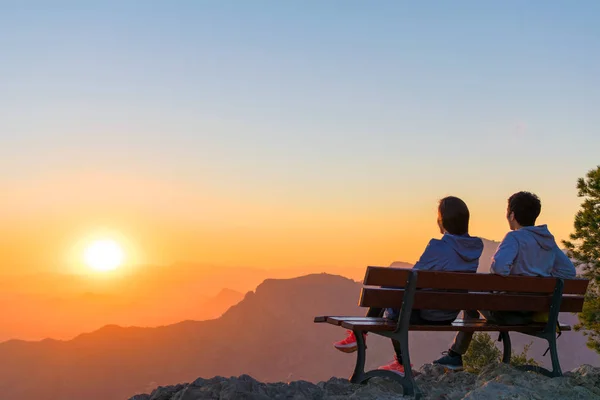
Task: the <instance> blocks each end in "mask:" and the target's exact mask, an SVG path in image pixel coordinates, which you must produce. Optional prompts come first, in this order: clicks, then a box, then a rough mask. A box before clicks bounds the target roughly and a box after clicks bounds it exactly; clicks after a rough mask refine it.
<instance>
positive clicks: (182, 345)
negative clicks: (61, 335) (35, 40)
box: [0, 274, 600, 400]
mask: <svg viewBox="0 0 600 400" xmlns="http://www.w3.org/2000/svg"><path fill="white" fill-rule="evenodd" d="M360 287H361V286H360V284H359V283H357V282H355V281H353V280H350V279H347V278H344V277H340V276H333V275H328V274H315V275H308V276H304V277H299V278H293V279H285V280H278V279H268V280H266V281H264V282H263V283H262V284H260V285H259V286H258V287H257V289H256V290H255V291H254V292H249V293H247V294H246V295H245V297H244V299H243V300H242V301H241V302H239V303H238V304H237V305H235V306H233V307H231V308H230V309H229V310H228V311H227V312H226V313H225V314H223V315H222V316H221V317H220V318H218V319H215V320H209V321H202V322H195V321H186V322H181V323H177V324H173V325H168V326H163V327H158V328H123V327H118V326H114V325H112V326H106V327H104V328H102V329H100V330H97V331H95V332H91V333H86V334H82V335H79V336H78V337H76V338H74V339H72V340H69V341H56V340H44V341H41V342H23V341H9V342H5V343H1V344H0V359H2V361H3V362H2V365H0V388H1V390H2V399H6V400H25V399H36V398H48V399H50V398H52V399H54V398H56V399H59V398H60V399H63V398H65V399H69V398H76V399H80V398H85V399H89V400H100V399H103V400H110V399H123V398H127V397H128V396H132V395H134V394H136V393H143V392H148V391H149V390H151V389H153V388H155V387H156V386H158V385H167V384H170V383H173V382H191V381H193V380H195V379H196V378H197V377H198V376H202V377H212V376H217V375H220V376H226V377H227V376H238V375H242V374H249V375H251V376H253V377H255V378H256V379H259V380H261V381H265V382H276V381H290V380H308V381H313V382H317V381H320V380H327V379H329V378H330V377H331V376H340V377H348V376H349V375H350V374H351V372H352V368H353V363H354V355H347V354H343V353H340V352H338V351H336V350H335V349H333V347H332V346H331V343H332V342H333V341H335V340H338V339H340V338H342V337H343V336H344V334H345V332H344V330H343V329H340V328H338V327H333V326H326V325H320V324H313V322H312V320H313V317H314V316H315V315H323V314H329V315H335V314H337V315H362V314H364V309H360V308H359V307H358V306H357V305H356V304H357V300H358V295H359V292H360ZM566 317H569V318H571V319H572V318H574V317H573V316H566ZM562 319H563V320H564V321H565V322H567V320H566V319H565V318H562ZM451 338H452V334H451V333H450V334H449V333H433V332H414V333H411V356H412V362H413V363H414V364H415V366H419V365H421V364H423V363H426V362H430V361H431V360H432V359H434V358H436V357H437V356H438V354H439V352H441V351H443V350H445V349H447V347H448V344H449V343H450V340H451ZM530 340H531V339H529V338H527V337H525V338H524V337H522V336H520V335H514V344H515V348H516V349H517V350H518V349H519V347H520V346H522V345H523V344H524V343H529V341H530ZM540 342H541V341H536V345H535V346H534V347H533V349H532V350H531V352H530V355H531V356H534V357H536V358H537V359H541V354H542V353H543V351H544V350H545V348H544V346H543V343H540ZM584 342H585V338H584V337H583V336H582V335H581V334H580V333H577V332H569V333H565V334H564V335H563V337H562V338H560V339H559V346H558V347H559V352H560V356H561V361H562V364H563V368H564V369H565V370H568V369H571V368H574V367H575V366H579V365H580V364H583V363H588V364H592V365H599V364H600V359H599V356H598V355H597V354H595V353H593V352H592V351H591V350H588V349H587V348H586V347H585V345H584ZM368 344H369V350H368V355H367V357H368V367H370V368H374V367H377V366H378V365H380V364H382V363H384V362H387V361H389V360H390V359H391V358H392V356H393V353H392V347H391V345H390V343H389V341H388V340H386V339H383V338H380V337H377V336H376V335H369V337H368ZM544 361H546V360H544Z"/></svg>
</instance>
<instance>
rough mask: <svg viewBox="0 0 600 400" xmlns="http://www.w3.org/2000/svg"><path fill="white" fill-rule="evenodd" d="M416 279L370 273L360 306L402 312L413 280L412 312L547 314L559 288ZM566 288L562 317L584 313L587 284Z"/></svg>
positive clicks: (458, 277)
mask: <svg viewBox="0 0 600 400" xmlns="http://www.w3.org/2000/svg"><path fill="white" fill-rule="evenodd" d="M413 274H414V272H413V271H412V270H410V269H404V268H390V267H367V272H366V274H365V279H364V282H363V283H364V285H365V287H364V288H363V290H362V293H361V298H360V303H359V304H360V306H362V307H381V308H386V307H391V308H400V306H401V304H402V301H403V298H404V295H405V288H406V287H407V285H408V282H409V278H410V277H411V275H412V276H416V283H415V284H416V289H417V291H416V293H415V295H414V298H413V304H412V308H413V309H435V310H465V309H468V310H491V311H541V312H544V311H548V310H549V309H550V306H551V304H552V296H553V294H554V292H555V290H556V288H557V284H558V282H560V280H559V279H556V278H537V277H525V276H499V275H493V274H482V273H460V272H432V271H417V272H416V274H414V275H413ZM413 279H414V278H413ZM563 283H564V285H563V287H562V301H561V305H560V312H580V311H581V310H582V308H583V302H584V294H585V292H586V290H587V286H588V283H589V281H588V280H586V279H566V280H563ZM418 289H427V290H418ZM448 290H453V291H454V292H452V291H448ZM492 292H502V293H492Z"/></svg>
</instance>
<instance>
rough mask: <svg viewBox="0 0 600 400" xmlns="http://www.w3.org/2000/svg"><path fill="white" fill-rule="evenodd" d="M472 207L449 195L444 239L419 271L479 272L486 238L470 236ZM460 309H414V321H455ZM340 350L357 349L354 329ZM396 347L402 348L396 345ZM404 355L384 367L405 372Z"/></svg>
mask: <svg viewBox="0 0 600 400" xmlns="http://www.w3.org/2000/svg"><path fill="white" fill-rule="evenodd" d="M469 217H470V214H469V209H468V207H467V205H466V204H465V202H464V201H462V200H461V199H459V198H457V197H452V196H450V197H445V198H443V199H442V200H440V202H439V205H438V218H437V223H438V227H439V228H440V233H441V234H443V236H442V238H441V239H431V241H430V242H429V244H428V245H427V247H426V248H425V251H424V252H423V255H421V258H420V259H419V261H418V262H417V263H416V264H415V265H414V267H413V268H414V269H415V270H421V271H424V270H426V271H452V272H476V271H477V267H478V265H479V257H481V253H482V252H483V241H482V240H481V239H480V238H478V237H472V236H469ZM459 313H460V310H456V311H447V310H413V312H412V314H411V319H410V323H411V324H419V325H422V324H429V325H431V324H433V325H449V324H451V323H452V322H453V321H454V320H455V319H456V317H457V316H458V314H459ZM385 314H386V318H390V319H398V310H394V309H387V310H385ZM382 315H384V310H383V309H381V308H370V309H369V311H368V313H367V317H381V316H382ZM334 346H335V348H336V349H338V350H340V351H343V352H345V353H352V352H354V351H356V350H357V345H356V337H355V336H354V333H353V332H352V331H348V336H347V337H346V338H345V339H343V340H340V341H339V342H336V343H334ZM394 348H395V349H399V346H398V345H397V344H396V345H395V346H394ZM401 357H402V355H401V354H400V352H399V350H396V357H395V359H394V361H393V362H392V363H391V364H389V365H386V366H383V367H380V369H384V370H389V371H393V372H396V373H398V374H401V375H402V374H404V367H403V366H402V358H401Z"/></svg>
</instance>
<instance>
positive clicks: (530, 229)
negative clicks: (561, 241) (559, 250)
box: [517, 225, 556, 250]
mask: <svg viewBox="0 0 600 400" xmlns="http://www.w3.org/2000/svg"><path fill="white" fill-rule="evenodd" d="M517 233H518V235H528V236H531V237H532V238H533V239H534V240H535V241H536V242H537V244H539V245H540V247H541V248H542V249H544V250H550V249H552V248H553V247H554V246H556V241H555V240H554V236H552V234H551V233H550V231H549V230H548V226H547V225H539V226H524V227H523V228H521V229H519V230H518V231H517Z"/></svg>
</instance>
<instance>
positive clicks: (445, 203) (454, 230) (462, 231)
mask: <svg viewBox="0 0 600 400" xmlns="http://www.w3.org/2000/svg"><path fill="white" fill-rule="evenodd" d="M469 217H470V214H469V208H468V207H467V205H466V204H465V202H464V201H462V200H461V199H459V198H458V197H454V196H448V197H444V198H443V199H441V200H440V204H439V206H438V219H439V220H441V222H442V226H443V227H444V229H445V230H446V232H448V233H450V234H451V235H466V234H467V233H469Z"/></svg>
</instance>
